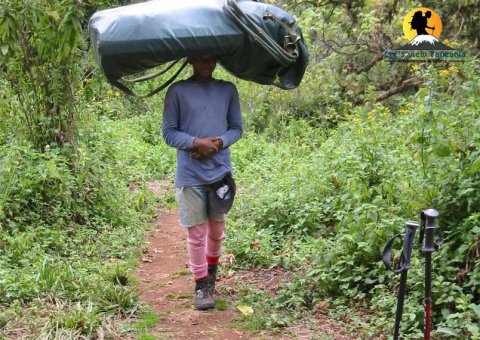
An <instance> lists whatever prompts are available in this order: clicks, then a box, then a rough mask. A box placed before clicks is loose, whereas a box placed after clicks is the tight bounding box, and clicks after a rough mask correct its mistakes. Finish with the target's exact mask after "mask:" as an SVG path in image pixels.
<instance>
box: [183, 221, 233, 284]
mask: <svg viewBox="0 0 480 340" xmlns="http://www.w3.org/2000/svg"><path fill="white" fill-rule="evenodd" d="M224 231H225V221H214V220H213V219H212V218H209V219H208V220H207V221H205V222H203V223H201V224H197V225H194V226H192V227H188V228H187V242H188V256H189V257H190V270H191V271H192V273H193V276H194V278H195V280H198V279H201V278H203V277H206V276H208V271H207V266H208V264H218V259H219V258H220V254H221V248H222V241H223V239H224V238H225V233H224Z"/></svg>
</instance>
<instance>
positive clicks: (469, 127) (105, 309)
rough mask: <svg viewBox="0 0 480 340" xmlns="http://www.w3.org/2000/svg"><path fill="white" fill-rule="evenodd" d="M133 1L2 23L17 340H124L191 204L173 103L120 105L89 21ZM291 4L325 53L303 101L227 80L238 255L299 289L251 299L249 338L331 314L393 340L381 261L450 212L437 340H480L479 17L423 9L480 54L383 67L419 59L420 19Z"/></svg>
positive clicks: (417, 308) (413, 294) (395, 12)
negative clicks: (413, 48)
mask: <svg viewBox="0 0 480 340" xmlns="http://www.w3.org/2000/svg"><path fill="white" fill-rule="evenodd" d="M120 3H121V2H119V1H107V0H103V1H101V0H98V1H94V0H89V1H76V0H68V1H67V0H65V1H36V2H35V1H32V2H28V1H20V0H6V1H2V4H1V5H0V74H1V77H0V337H2V336H6V337H11V338H15V337H19V336H21V335H29V336H31V337H33V338H62V337H64V338H80V337H84V338H98V337H101V336H110V337H119V336H120V335H119V332H121V331H119V330H118V329H117V327H118V326H116V322H114V321H116V320H117V319H119V318H126V317H129V316H132V315H135V314H136V313H137V312H138V311H139V310H142V307H141V305H140V303H139V300H138V296H137V294H136V293H135V291H134V290H133V287H134V285H135V279H134V278H133V277H132V271H133V269H134V268H135V266H136V265H137V259H138V258H139V256H140V254H141V248H142V237H143V235H144V232H145V230H146V228H147V226H148V222H149V221H150V220H151V219H152V218H153V216H154V215H155V207H156V206H158V205H159V204H160V203H162V204H165V205H166V206H173V205H174V197H173V196H172V195H170V194H165V195H164V196H163V197H160V198H156V197H155V196H154V194H153V193H152V192H151V191H150V190H149V189H148V186H147V182H148V181H150V180H154V179H171V178H172V177H173V176H174V165H175V152H174V150H171V149H170V148H168V147H167V146H166V145H165V144H164V142H163V141H162V138H161V114H162V112H161V111H162V105H163V104H162V96H161V95H158V96H156V97H154V98H151V99H148V100H139V99H136V98H129V97H125V96H123V95H122V94H120V93H119V92H117V91H114V90H112V88H111V87H110V86H109V85H108V84H106V83H105V81H104V79H103V78H102V75H101V74H100V72H99V70H98V68H97V67H96V66H95V63H94V60H93V55H92V53H90V51H89V45H88V39H87V32H86V23H87V20H88V18H89V17H90V15H91V14H92V13H93V12H94V11H95V10H97V9H99V8H106V7H111V6H115V5H119V4H120ZM274 3H277V4H279V5H280V6H282V7H285V8H287V9H289V10H290V11H292V12H293V13H295V14H297V15H298V17H299V19H300V21H301V22H300V24H301V27H302V28H303V31H304V34H305V37H306V39H307V41H308V42H309V48H310V50H311V63H310V66H309V68H308V70H307V74H306V75H305V78H304V81H303V83H302V85H301V86H300V87H299V88H298V89H296V90H293V91H289V92H286V91H282V90H279V89H276V88H272V87H262V86H259V85H255V84H251V83H247V82H243V81H239V80H236V79H231V77H230V76H229V75H227V74H225V72H223V71H222V70H219V71H218V77H221V78H227V79H229V80H232V81H233V82H235V84H236V85H237V86H238V88H239V92H240V95H241V99H242V107H243V111H244V122H245V130H246V134H245V136H244V138H243V139H242V140H241V141H240V142H239V143H238V144H237V145H235V146H234V147H233V148H232V154H233V158H234V167H235V175H236V179H237V182H238V187H239V195H238V200H237V201H236V203H235V207H234V210H233V211H232V213H231V215H230V218H229V221H230V222H229V227H228V228H229V230H230V232H229V237H228V241H227V251H228V252H229V253H232V254H233V255H234V256H235V259H236V262H235V263H236V264H235V265H236V266H239V267H243V268H252V267H267V268H268V267H283V268H285V269H288V270H290V271H291V272H292V276H293V279H292V280H291V281H290V282H287V283H284V284H283V285H281V287H280V289H279V290H278V291H277V294H276V296H275V297H273V298H272V297H271V296H269V295H268V294H265V293H264V292H258V291H252V290H251V289H248V288H245V289H241V294H240V295H241V296H239V297H238V303H239V304H241V305H245V306H251V307H252V308H253V310H254V311H255V312H254V313H253V314H246V315H244V316H243V322H244V323H243V324H244V325H245V326H246V327H247V328H248V329H250V330H254V331H257V330H262V329H270V330H275V329H278V328H280V327H285V326H287V325H289V324H291V323H292V322H294V321H295V319H298V318H304V317H307V316H308V315H311V314H312V313H315V312H316V311H317V310H319V309H321V308H323V309H326V310H327V312H328V313H329V315H330V316H331V317H338V318H341V319H342V320H343V321H346V322H347V324H349V325H350V327H352V329H354V331H352V333H354V334H360V335H364V336H369V335H374V334H379V333H383V334H389V333H390V332H391V329H392V326H393V316H394V308H395V304H396V292H397V290H398V276H396V275H394V274H393V273H391V272H388V271H386V270H385V269H384V267H383V264H382V263H381V261H380V251H381V249H382V247H383V245H384V244H385V242H386V240H387V239H388V238H389V237H391V236H393V235H394V234H396V233H398V232H401V231H403V228H404V223H405V221H406V220H411V219H418V213H419V212H420V210H422V209H424V208H427V207H435V208H436V209H438V210H439V211H440V213H441V219H440V225H441V227H442V229H443V231H444V232H445V244H444V246H443V247H441V249H440V250H439V251H438V252H436V253H434V257H433V263H434V274H433V287H432V288H433V300H434V306H433V313H434V315H433V322H434V328H435V332H436V333H435V334H436V336H437V337H439V338H440V337H446V338H448V337H457V338H478V337H479V336H480V331H479V327H478V324H479V320H480V307H479V305H480V291H479V282H480V270H479V266H480V261H479V252H480V236H479V235H480V209H479V207H480V153H479V150H480V132H479V131H480V114H479V112H480V93H479V88H480V84H479V79H480V66H479V63H478V57H474V56H476V55H477V54H478V51H479V49H480V45H479V40H478V19H479V18H480V12H479V8H478V4H476V1H463V2H462V3H461V4H460V6H459V3H458V2H457V1H450V0H448V1H443V2H442V3H441V4H437V3H436V2H431V1H427V2H426V3H423V5H424V6H429V7H432V8H434V9H435V10H437V11H438V12H440V13H442V19H443V21H444V28H443V29H444V33H442V39H444V38H447V39H450V40H453V41H455V42H454V43H453V42H450V44H451V45H452V46H454V47H457V48H459V49H463V50H467V51H468V52H469V57H468V58H467V60H466V62H465V63H456V64H450V65H449V64H444V63H438V64H431V65H429V64H402V63H398V64H389V63H387V62H385V61H382V58H381V56H380V57H379V55H381V52H382V51H383V49H387V48H388V49H391V48H395V47H397V46H401V45H402V44H404V43H405V41H403V40H402V39H403V38H402V32H401V23H402V20H403V17H404V15H405V14H406V13H407V12H408V11H409V10H411V9H412V8H414V7H417V6H419V5H420V4H419V3H417V2H414V1H405V2H402V3H401V4H399V3H398V2H396V1H394V2H375V1H355V0H354V1H325V2H321V1H320V2H318V3H317V2H309V1H306V2H305V1H303V2H300V1H297V2H294V1H287V0H278V1H274ZM13 13H15V14H13ZM462 17H463V18H468V19H465V20H462V19H461V18H462ZM475 25H477V26H475ZM457 32H458V33H457ZM184 76H185V77H186V76H187V75H184ZM154 85H155V84H153V86H154ZM147 86H148V85H140V90H144V91H139V92H146V91H147V90H148V89H147ZM160 201H161V202H160ZM419 248H420V247H419V246H416V248H415V252H414V259H413V268H412V270H410V272H409V279H408V298H407V300H406V304H405V309H404V324H403V327H402V332H403V334H405V337H408V338H421V328H422V322H423V307H422V304H423V261H424V259H423V255H422V254H421V252H420V251H419ZM184 274H185V272H184V271H181V272H178V273H177V275H184ZM172 298H174V299H183V298H186V297H182V296H180V297H177V296H173V295H172ZM326 306H328V307H326ZM227 307H228V303H227V302H225V301H219V302H218V304H217V308H218V309H224V308H227ZM360 311H361V312H360ZM159 322H161V321H159V318H158V316H157V315H155V314H153V313H151V312H143V313H139V320H138V322H137V323H135V324H134V326H133V327H132V330H133V331H134V332H137V333H138V338H139V339H150V338H153V336H152V335H150V334H148V333H146V332H148V329H150V328H151V327H153V326H155V324H157V323H159ZM18 330H22V331H21V332H24V333H22V334H18V333H16V332H18ZM127 331H131V330H130V329H129V330H127Z"/></svg>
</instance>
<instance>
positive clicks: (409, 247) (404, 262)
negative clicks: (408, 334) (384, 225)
mask: <svg viewBox="0 0 480 340" xmlns="http://www.w3.org/2000/svg"><path fill="white" fill-rule="evenodd" d="M418 227H419V224H418V222H414V221H408V222H407V223H406V225H405V234H404V237H403V247H402V255H401V258H400V263H399V265H398V268H397V269H396V270H394V272H395V273H397V274H398V273H400V288H399V290H398V298H397V310H396V313H395V326H394V332H393V339H394V340H398V339H399V336H400V326H401V322H402V314H403V303H404V301H405V292H406V288H407V272H408V270H409V269H410V268H411V267H412V264H411V262H410V260H411V258H412V251H413V243H414V241H415V232H416V230H417V228H418ZM401 235H402V234H398V235H395V236H394V237H393V238H392V239H391V240H390V241H388V243H387V244H386V245H385V248H384V250H383V253H382V260H383V262H384V263H385V265H386V266H387V267H388V268H389V267H390V257H391V248H392V243H393V241H394V240H395V239H396V238H397V237H400V236H401Z"/></svg>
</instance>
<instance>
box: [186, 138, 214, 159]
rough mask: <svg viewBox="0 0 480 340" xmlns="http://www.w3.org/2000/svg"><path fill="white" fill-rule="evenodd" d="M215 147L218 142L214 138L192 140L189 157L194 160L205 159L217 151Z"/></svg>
mask: <svg viewBox="0 0 480 340" xmlns="http://www.w3.org/2000/svg"><path fill="white" fill-rule="evenodd" d="M214 141H215V142H214ZM217 145H218V141H216V138H212V137H207V138H195V139H194V140H193V150H192V151H190V157H192V158H194V159H206V158H208V157H210V156H213V155H214V154H216V153H217V152H218V150H219V148H218V146H217Z"/></svg>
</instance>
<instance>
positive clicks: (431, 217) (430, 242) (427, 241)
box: [421, 209, 439, 253]
mask: <svg viewBox="0 0 480 340" xmlns="http://www.w3.org/2000/svg"><path fill="white" fill-rule="evenodd" d="M438 216H439V213H438V211H436V210H435V209H427V210H424V211H422V213H421V218H422V220H424V221H425V238H424V240H423V247H422V252H424V253H433V252H434V251H435V244H434V235H435V228H436V225H437V221H436V219H437V217H438Z"/></svg>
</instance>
